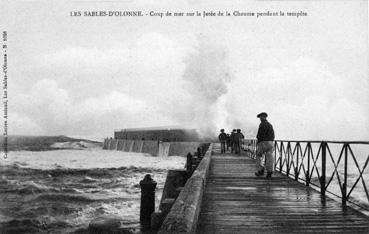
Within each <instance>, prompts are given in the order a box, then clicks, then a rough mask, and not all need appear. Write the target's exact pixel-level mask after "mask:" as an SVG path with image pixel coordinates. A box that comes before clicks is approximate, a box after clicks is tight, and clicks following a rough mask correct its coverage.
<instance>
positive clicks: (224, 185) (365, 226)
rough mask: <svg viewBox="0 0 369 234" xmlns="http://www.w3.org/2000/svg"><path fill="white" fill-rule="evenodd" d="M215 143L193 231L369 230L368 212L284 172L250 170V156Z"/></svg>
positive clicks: (252, 168)
mask: <svg viewBox="0 0 369 234" xmlns="http://www.w3.org/2000/svg"><path fill="white" fill-rule="evenodd" d="M219 152H220V150H219V148H215V153H214V154H213V156H212V162H211V164H210V172H209V176H208V178H207V182H206V183H207V184H206V188H205V191H204V195H203V202H202V206H201V212H200V216H199V221H198V226H197V233H351V234H354V233H369V217H367V216H364V215H363V214H361V213H359V212H357V211H355V210H354V209H351V208H347V209H346V210H343V209H342V207H341V204H340V203H339V202H337V201H334V200H333V199H330V198H326V199H325V202H323V200H322V199H321V196H320V193H319V192H317V191H315V190H313V189H311V188H309V187H306V186H304V185H303V184H301V183H298V182H296V181H294V180H292V179H290V178H288V177H287V176H285V175H282V174H279V173H276V172H275V173H274V174H273V178H272V180H267V179H265V178H264V177H259V178H258V177H256V176H255V175H254V172H255V169H254V165H255V161H254V160H253V159H250V158H247V157H246V156H239V155H232V154H229V153H228V154H226V155H220V154H219Z"/></svg>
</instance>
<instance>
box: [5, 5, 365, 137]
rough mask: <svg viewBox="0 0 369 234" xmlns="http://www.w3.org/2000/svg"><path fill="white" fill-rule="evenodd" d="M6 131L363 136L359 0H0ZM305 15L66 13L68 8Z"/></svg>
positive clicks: (361, 11) (362, 45) (362, 46)
mask: <svg viewBox="0 0 369 234" xmlns="http://www.w3.org/2000/svg"><path fill="white" fill-rule="evenodd" d="M1 4H2V6H1V7H0V18H1V28H2V29H6V30H7V31H8V38H9V39H8V40H9V41H8V47H9V49H8V53H9V57H8V59H9V61H8V65H9V74H8V75H9V134H30V135H61V134H63V135H72V136H111V135H112V133H113V130H114V129H121V128H128V127H151V126H168V125H181V126H187V127H195V128H198V129H200V130H201V132H203V133H204V134H209V133H210V134H213V133H216V132H218V131H219V128H225V129H226V131H228V130H229V129H232V128H241V129H243V131H244V132H245V133H246V135H247V136H248V137H253V136H254V135H255V131H256V129H257V126H258V123H259V122H258V119H257V118H256V115H257V114H258V113H259V112H262V111H265V112H267V113H268V114H269V120H270V122H271V123H272V124H273V126H274V128H275V131H276V137H277V138H278V139H332V140H333V139H340V140H369V109H368V106H369V105H368V104H369V92H368V91H369V83H368V6H367V1H360V0H357V1H352V0H347V1H345V0H334V1H333V0H332V1H302V0H296V1H246V3H245V1H191V0H190V1H154V0H153V1H120V2H119V3H114V2H113V1H105V2H99V1H74V2H73V1H69V2H68V1H46V0H45V1H36V0H34V1H10V0H9V1H6V0H1ZM88 10H114V11H124V10H142V11H144V12H145V13H146V12H149V11H151V10H154V11H158V12H163V11H164V12H165V11H167V10H169V11H177V12H179V11H182V12H192V11H196V10H198V11H203V10H207V11H209V10H214V11H218V10H222V11H226V10H228V11H229V12H233V11H235V10H239V11H243V12H246V11H253V12H265V11H268V10H269V11H284V12H299V11H304V12H307V14H308V16H306V17H299V18H296V17H262V18H256V17H212V18H210V17H209V18H202V17H171V18H160V17H148V16H144V17H71V16H70V12H71V11H82V12H83V11H88Z"/></svg>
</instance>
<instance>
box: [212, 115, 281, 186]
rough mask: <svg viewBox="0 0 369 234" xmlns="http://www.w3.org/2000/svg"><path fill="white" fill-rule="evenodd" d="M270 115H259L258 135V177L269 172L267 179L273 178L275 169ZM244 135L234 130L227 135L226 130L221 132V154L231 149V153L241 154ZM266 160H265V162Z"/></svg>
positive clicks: (238, 130)
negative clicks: (268, 118)
mask: <svg viewBox="0 0 369 234" xmlns="http://www.w3.org/2000/svg"><path fill="white" fill-rule="evenodd" d="M267 117H268V114H267V113H265V112H262V113H260V114H258V115H257V118H259V119H260V125H259V128H258V133H257V135H256V139H257V145H256V172H255V175H256V176H263V175H264V173H265V171H266V172H267V175H266V178H268V179H270V178H272V173H273V168H274V165H273V164H274V155H273V152H274V137H275V136H274V130H273V126H272V124H270V123H269V122H268V120H267ZM244 138H245V137H244V135H243V134H242V133H241V130H240V129H233V131H232V133H231V134H226V133H225V132H224V129H221V130H220V134H219V136H218V139H219V141H220V145H221V153H222V154H224V153H225V152H226V150H227V151H228V150H229V147H231V153H233V152H234V153H235V154H240V153H241V143H242V140H243V139H244ZM263 159H264V160H263Z"/></svg>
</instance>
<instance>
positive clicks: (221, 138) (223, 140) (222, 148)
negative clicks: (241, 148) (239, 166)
mask: <svg viewBox="0 0 369 234" xmlns="http://www.w3.org/2000/svg"><path fill="white" fill-rule="evenodd" d="M218 139H219V141H220V153H222V154H224V153H225V145H226V143H227V134H225V133H224V129H220V134H219V136H218Z"/></svg>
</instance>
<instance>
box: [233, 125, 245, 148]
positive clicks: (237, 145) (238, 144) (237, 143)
mask: <svg viewBox="0 0 369 234" xmlns="http://www.w3.org/2000/svg"><path fill="white" fill-rule="evenodd" d="M243 138H245V137H244V135H243V134H242V133H241V129H237V132H236V133H235V135H234V151H235V154H240V153H241V142H242V139H243Z"/></svg>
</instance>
